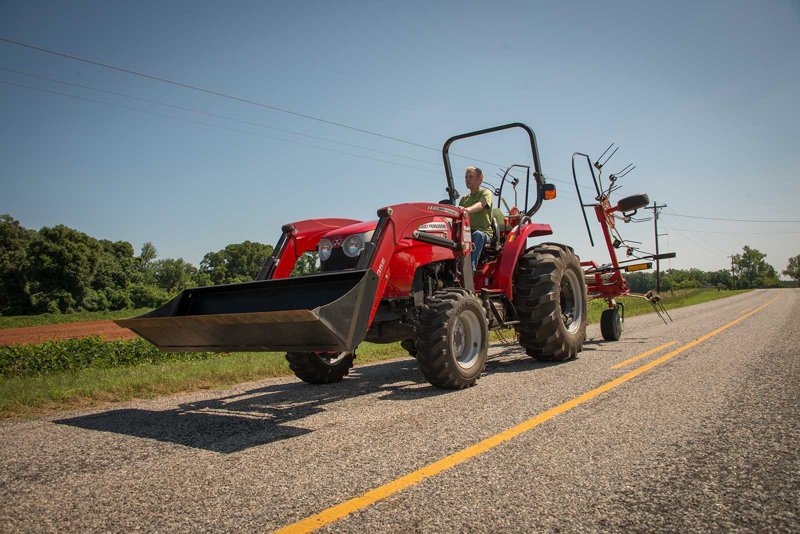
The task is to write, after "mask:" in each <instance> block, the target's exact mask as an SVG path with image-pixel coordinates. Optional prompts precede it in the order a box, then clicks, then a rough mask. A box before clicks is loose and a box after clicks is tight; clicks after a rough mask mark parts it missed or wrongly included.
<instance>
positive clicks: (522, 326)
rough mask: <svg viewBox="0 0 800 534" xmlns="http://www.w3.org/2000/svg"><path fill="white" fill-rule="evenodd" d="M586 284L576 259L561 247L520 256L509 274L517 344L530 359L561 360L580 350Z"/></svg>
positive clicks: (542, 247)
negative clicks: (511, 284)
mask: <svg viewBox="0 0 800 534" xmlns="http://www.w3.org/2000/svg"><path fill="white" fill-rule="evenodd" d="M586 306H587V298H586V282H585V281H584V277H583V269H581V264H580V260H579V259H578V256H576V255H575V252H574V251H573V250H572V249H571V248H570V247H567V246H566V245H560V244H558V243H543V244H541V245H537V246H535V247H533V248H531V249H529V250H528V251H526V252H525V254H523V255H522V256H521V257H520V259H519V262H518V263H517V269H516V272H515V273H514V307H515V308H516V309H517V315H518V316H519V324H518V325H517V332H518V333H519V343H520V345H522V346H523V347H524V348H525V351H526V352H527V353H528V355H529V356H532V357H533V358H535V359H537V360H542V361H559V362H560V361H565V360H569V359H570V358H574V357H575V356H577V354H578V353H579V352H580V351H581V350H582V349H583V340H584V339H585V337H586V316H587V308H586Z"/></svg>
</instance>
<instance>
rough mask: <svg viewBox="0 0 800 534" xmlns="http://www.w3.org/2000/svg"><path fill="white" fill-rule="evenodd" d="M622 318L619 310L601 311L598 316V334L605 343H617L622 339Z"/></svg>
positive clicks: (615, 308)
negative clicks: (601, 335)
mask: <svg viewBox="0 0 800 534" xmlns="http://www.w3.org/2000/svg"><path fill="white" fill-rule="evenodd" d="M622 324H623V317H622V314H620V312H619V308H617V307H614V308H609V309H607V310H603V313H602V314H601V315H600V333H601V334H603V339H605V340H606V341H619V338H621V337H622Z"/></svg>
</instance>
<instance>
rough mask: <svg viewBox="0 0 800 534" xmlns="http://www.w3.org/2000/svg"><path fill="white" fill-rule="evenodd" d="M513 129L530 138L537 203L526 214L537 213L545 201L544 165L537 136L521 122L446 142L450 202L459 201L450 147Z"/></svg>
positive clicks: (446, 169)
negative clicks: (524, 133)
mask: <svg viewBox="0 0 800 534" xmlns="http://www.w3.org/2000/svg"><path fill="white" fill-rule="evenodd" d="M512 128H522V129H523V130H525V131H526V132H527V133H528V138H529V139H530V142H531V154H532V155H533V177H534V178H535V179H536V202H535V203H534V205H533V207H531V209H529V210H528V211H526V212H525V215H527V216H529V217H530V216H531V215H533V214H534V213H536V212H537V211H539V208H540V207H541V205H542V200H543V193H542V188H543V186H544V183H545V182H544V175H543V174H542V164H541V163H540V161H539V149H538V148H537V145H536V134H534V133H533V130H531V129H530V128H529V127H528V126H527V125H526V124H523V123H521V122H512V123H510V124H504V125H502V126H495V127H493V128H486V129H483V130H476V131H474V132H468V133H463V134H459V135H454V136H453V137H451V138H450V139H448V140H447V141H445V143H444V146H443V147H442V158H443V159H444V171H445V175H446V176H447V189H446V191H447V195H448V197H449V198H450V201H451V202H452V203H453V204H455V202H456V200H457V199H458V191H457V190H456V187H455V183H454V181H453V169H452V167H451V166H450V145H452V144H453V143H454V142H455V141H459V140H461V139H467V138H469V137H477V136H479V135H485V134H490V133H494V132H499V131H502V130H510V129H512ZM526 207H527V206H526Z"/></svg>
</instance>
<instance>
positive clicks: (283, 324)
mask: <svg viewBox="0 0 800 534" xmlns="http://www.w3.org/2000/svg"><path fill="white" fill-rule="evenodd" d="M377 285H378V277H377V275H376V274H375V273H374V272H372V271H371V270H369V269H368V270H363V271H347V272H336V273H324V274H315V275H309V276H302V277H297V278H281V279H277V280H262V281H257V282H246V283H240V284H227V285H220V286H209V287H197V288H192V289H185V290H184V291H183V292H181V294H180V295H178V296H177V297H175V298H174V299H172V300H171V301H169V302H168V303H166V304H165V305H163V306H162V307H160V308H158V309H156V310H153V311H152V312H150V313H147V314H145V315H141V316H139V317H136V318H133V319H125V320H118V321H116V323H117V324H118V325H120V326H122V327H125V328H129V329H131V330H133V331H134V332H136V333H137V334H139V335H140V336H142V337H143V338H145V339H147V340H149V341H150V342H152V343H153V344H155V345H156V346H158V347H159V348H160V349H162V350H165V351H170V352H185V351H217V352H242V351H326V352H327V351H337V352H340V351H353V350H355V348H356V346H357V345H358V344H359V343H360V342H361V341H363V340H364V338H365V337H366V334H367V329H368V327H369V317H370V312H371V310H372V304H373V302H374V298H375V291H376V289H377Z"/></svg>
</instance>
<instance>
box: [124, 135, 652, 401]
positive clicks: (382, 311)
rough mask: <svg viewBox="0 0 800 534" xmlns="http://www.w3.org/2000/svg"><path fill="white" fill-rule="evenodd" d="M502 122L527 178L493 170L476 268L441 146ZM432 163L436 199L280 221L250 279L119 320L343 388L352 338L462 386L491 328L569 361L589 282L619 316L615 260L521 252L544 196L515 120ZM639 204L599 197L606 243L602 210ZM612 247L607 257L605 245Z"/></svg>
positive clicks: (541, 231) (470, 378) (579, 340)
mask: <svg viewBox="0 0 800 534" xmlns="http://www.w3.org/2000/svg"><path fill="white" fill-rule="evenodd" d="M512 128H516V129H522V130H523V131H524V132H525V133H527V136H528V139H529V141H530V148H531V153H532V158H533V159H532V161H533V169H532V170H533V172H531V167H530V166H525V165H512V166H511V167H509V168H508V169H506V172H505V173H504V174H503V175H502V179H503V181H502V183H501V185H500V188H499V189H496V190H495V191H494V193H495V194H496V196H497V197H498V198H497V203H496V206H500V205H504V206H505V207H506V212H505V213H504V212H503V211H502V210H501V209H499V208H497V207H495V208H494V209H493V221H494V222H493V230H494V231H493V234H494V235H493V237H492V240H491V242H490V243H488V244H487V245H486V246H485V248H484V250H483V253H482V255H481V258H480V261H479V264H478V268H477V269H475V270H474V271H473V268H472V264H471V262H470V251H471V249H472V241H471V231H470V219H469V214H468V213H467V212H466V210H464V209H462V208H459V207H456V206H455V204H456V202H457V199H458V196H459V195H458V192H457V191H456V188H455V184H454V180H453V172H452V168H451V165H450V156H449V149H450V146H451V144H453V143H454V142H455V141H458V140H462V139H466V138H471V137H475V136H480V135H486V134H491V133H494V132H498V131H501V130H508V129H512ZM442 155H443V159H444V167H445V176H446V180H447V188H446V191H447V194H448V198H447V199H446V200H443V201H441V202H439V203H431V202H419V203H409V204H398V205H393V206H387V207H383V208H381V209H379V210H378V212H377V215H378V220H377V221H369V222H361V221H356V220H351V219H312V220H305V221H299V222H295V223H291V224H287V225H284V226H283V228H282V235H281V237H280V239H279V240H278V243H277V245H276V246H275V249H274V252H273V254H272V256H270V257H269V258H268V259H267V260H266V262H265V263H264V266H263V268H262V269H261V271H260V272H259V273H258V275H257V276H256V279H255V281H253V282H247V283H236V284H227V285H220V286H210V287H197V288H191V289H186V290H184V291H183V292H181V293H180V294H179V295H178V296H177V297H175V298H174V299H173V300H171V301H170V302H168V303H167V304H165V305H164V306H162V307H160V308H158V309H156V310H154V311H152V312H150V313H148V314H145V315H142V316H140V317H136V318H134V319H127V320H120V321H117V323H118V324H119V325H121V326H123V327H126V328H130V329H131V330H133V331H135V332H136V333H138V334H139V335H141V336H142V337H144V338H146V339H148V340H150V341H151V342H152V343H154V344H155V345H157V346H158V347H160V348H161V349H162V350H166V351H223V352H230V351H282V352H286V358H287V360H288V361H289V364H290V367H291V368H292V370H293V371H294V372H295V374H296V375H297V376H298V377H299V378H301V379H302V380H304V381H306V382H310V383H330V382H337V381H339V380H341V379H342V378H343V377H344V376H345V375H347V373H348V371H349V370H350V368H351V367H352V365H353V360H354V358H355V351H356V348H357V347H358V345H359V344H360V343H361V342H362V341H370V342H375V343H390V342H396V341H400V342H401V344H402V346H403V347H404V348H405V349H406V350H407V351H408V352H409V353H410V354H411V355H412V356H414V357H415V358H416V359H417V360H418V362H419V366H420V368H421V370H422V372H423V374H424V375H425V377H426V378H427V380H428V381H429V382H430V383H431V384H433V385H434V386H437V387H442V388H463V387H467V386H471V385H473V384H474V383H475V382H476V380H477V379H478V377H479V376H480V375H481V372H482V371H483V368H484V363H485V361H486V357H487V349H488V337H489V334H488V333H489V331H490V330H494V329H500V328H507V327H514V328H515V329H516V332H517V334H518V338H519V343H520V345H521V346H522V347H523V348H524V349H525V351H526V352H527V353H528V354H529V355H530V356H532V357H533V358H536V359H538V360H548V361H563V360H568V359H570V358H573V357H575V356H576V355H577V353H578V352H580V351H581V349H582V344H583V342H584V340H585V336H586V318H587V300H588V296H587V285H586V278H587V277H589V278H590V279H591V280H592V282H591V283H590V285H589V291H590V295H591V296H594V297H596V296H602V297H603V298H607V299H608V301H609V305H610V310H612V312H613V311H614V310H616V311H617V316H620V317H622V316H621V315H620V314H619V311H620V307H619V305H618V304H617V303H616V301H615V300H614V299H615V297H616V296H619V295H620V294H624V293H625V292H626V291H627V287H626V286H625V284H624V279H623V278H622V275H621V274H620V270H621V269H620V268H619V264H618V263H617V262H616V259H615V258H614V261H612V267H613V269H612V268H607V267H606V266H602V265H597V264H595V263H592V262H588V263H587V262H584V263H581V262H580V260H579V259H578V257H577V255H576V254H575V253H574V251H573V249H572V248H570V247H568V246H566V245H562V244H558V243H549V242H544V243H540V244H537V245H535V246H533V247H530V248H528V246H527V242H528V239H529V238H542V237H544V236H549V235H551V234H552V233H553V231H552V229H551V227H550V226H549V225H547V224H542V223H538V222H534V221H533V217H534V215H535V214H536V212H537V211H538V210H539V208H540V207H541V206H542V203H543V201H544V200H549V199H552V198H555V187H554V186H553V185H552V184H548V183H546V181H545V177H544V175H543V174H542V171H541V165H540V162H539V153H538V149H537V145H536V138H535V136H534V133H533V131H532V130H531V129H530V128H529V127H528V126H526V125H524V124H521V123H513V124H507V125H503V126H498V127H494V128H488V129H485V130H479V131H475V132H469V133H466V134H462V135H457V136H454V137H451V138H450V139H448V140H447V142H446V143H445V144H444V147H443V149H442ZM512 171H513V172H518V171H525V173H526V179H525V187H524V189H525V191H524V193H525V194H524V199H525V200H524V205H522V206H519V207H517V206H516V205H514V206H513V207H509V206H508V201H507V199H504V198H503V186H504V184H510V185H509V187H513V190H514V197H515V199H516V197H517V186H518V185H519V184H520V183H521V180H520V179H518V178H514V177H513V176H512ZM531 177H532V178H533V180H531ZM576 183H577V179H576ZM506 192H508V189H506ZM509 196H510V195H509ZM646 203H647V197H646V196H642V195H636V196H634V197H628V198H627V199H623V200H621V201H620V202H619V204H618V205H617V206H615V207H613V208H612V207H611V206H610V204H609V203H608V200H607V198H606V199H605V200H601V201H600V205H601V206H602V210H603V213H604V214H606V215H604V219H603V220H601V224H605V225H606V226H604V230H606V240H607V241H608V240H609V233H608V231H607V225H609V224H611V225H612V227H613V220H612V219H611V218H609V215H610V214H613V213H616V212H620V213H628V212H629V211H631V210H635V209H637V208H640V207H642V206H643V205H644V204H646ZM515 204H516V203H515ZM598 213H600V212H598ZM604 221H605V222H604ZM609 243H610V241H609ZM609 250H610V251H612V254H613V250H614V249H613V247H612V246H611V244H609ZM315 251H316V252H318V254H319V260H320V263H319V264H320V272H319V273H314V274H309V275H303V276H296V277H290V273H291V272H292V269H293V267H294V266H295V264H296V262H297V261H298V259H299V258H300V257H301V256H302V255H303V254H305V253H308V252H315ZM620 324H621V323H620ZM618 337H619V336H617V339H618Z"/></svg>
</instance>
